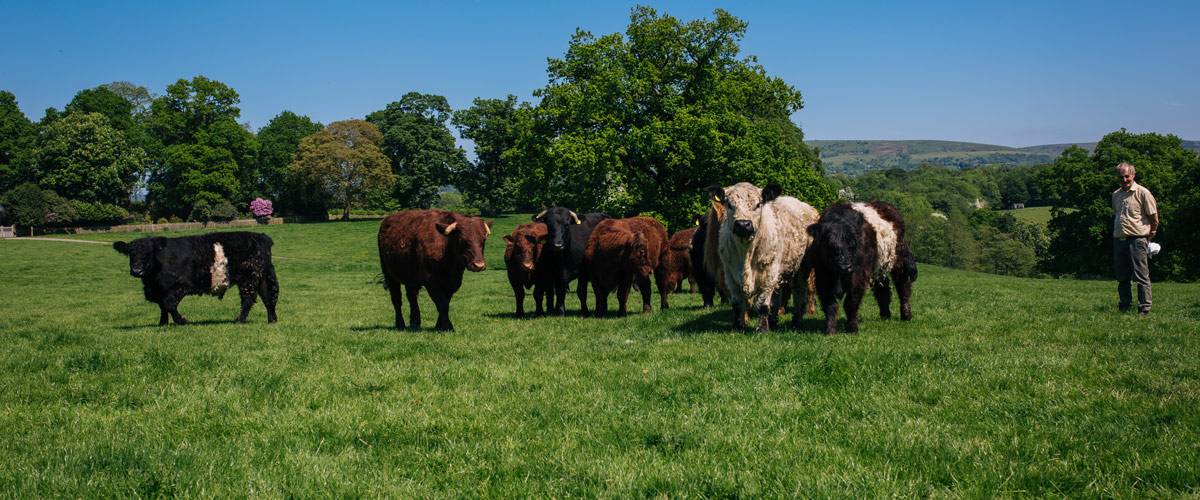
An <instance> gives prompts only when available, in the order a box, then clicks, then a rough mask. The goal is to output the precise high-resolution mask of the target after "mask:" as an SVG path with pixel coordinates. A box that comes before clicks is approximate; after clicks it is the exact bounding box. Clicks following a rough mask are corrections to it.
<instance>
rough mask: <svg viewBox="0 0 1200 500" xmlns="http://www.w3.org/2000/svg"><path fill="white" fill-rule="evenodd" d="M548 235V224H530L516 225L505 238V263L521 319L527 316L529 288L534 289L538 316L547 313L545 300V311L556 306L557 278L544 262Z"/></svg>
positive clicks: (534, 300) (534, 302) (518, 315)
mask: <svg viewBox="0 0 1200 500" xmlns="http://www.w3.org/2000/svg"><path fill="white" fill-rule="evenodd" d="M548 235H549V231H548V230H547V228H546V225H545V224H542V223H540V222H530V223H528V224H521V225H519V226H517V228H516V229H514V230H513V232H512V234H510V235H505V236H504V264H505V267H506V268H508V284H509V285H511V286H512V289H513V295H514V296H515V297H516V299H517V317H518V318H522V317H525V290H526V289H529V288H533V304H534V306H535V307H536V309H537V310H536V314H537V315H538V316H541V315H542V314H544V310H543V309H542V298H543V297H545V299H546V301H545V302H546V309H550V308H552V307H553V304H554V276H555V275H554V274H553V273H551V272H550V269H549V266H547V265H545V262H543V260H544V259H545V257H547V256H548V255H543V253H542V249H543V247H545V245H546V239H547V237H548Z"/></svg>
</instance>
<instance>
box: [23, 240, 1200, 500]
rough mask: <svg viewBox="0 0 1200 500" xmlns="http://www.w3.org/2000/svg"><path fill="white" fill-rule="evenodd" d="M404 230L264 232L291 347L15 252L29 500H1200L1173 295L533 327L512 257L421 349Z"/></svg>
mask: <svg viewBox="0 0 1200 500" xmlns="http://www.w3.org/2000/svg"><path fill="white" fill-rule="evenodd" d="M518 220H526V219H525V218H524V217H521V218H515V217H513V218H503V219H501V220H499V221H498V223H497V226H496V229H497V233H504V232H507V231H509V230H511V228H512V227H513V226H514V225H515V224H516V223H517V221H518ZM377 227H378V223H377V222H370V221H363V222H349V223H326V224H289V225H282V226H270V227H265V228H263V229H262V230H263V231H265V232H267V233H269V234H270V235H271V236H272V237H273V238H274V239H275V259H276V260H275V262H276V265H277V267H278V272H279V279H280V281H281V284H282V295H281V299H280V303H279V316H280V322H279V323H277V324H273V325H267V324H266V322H265V313H264V312H263V309H262V307H261V305H260V306H256V307H255V309H254V310H253V311H252V314H251V318H250V319H251V323H250V324H247V325H238V324H232V323H230V320H232V318H233V317H234V316H235V314H236V312H237V301H236V295H232V294H231V295H230V296H229V297H227V298H226V300H224V301H218V300H216V299H214V298H211V297H189V298H187V299H185V300H184V302H183V304H182V306H181V311H182V312H183V313H184V314H185V315H187V316H188V318H189V319H190V320H192V321H193V322H194V324H191V325H186V326H182V327H180V326H171V327H165V328H160V327H157V326H153V325H154V324H155V323H156V321H157V317H158V314H157V310H156V307H155V306H154V305H152V304H149V303H147V302H145V301H144V300H143V299H142V297H141V291H140V283H139V282H138V281H136V280H135V279H134V278H131V277H130V276H129V275H128V271H127V263H126V260H125V258H124V256H121V255H119V254H117V253H116V252H114V251H113V250H112V249H111V248H110V247H108V246H106V245H90V244H81V243H64V242H40V241H0V276H2V277H3V281H4V284H3V286H2V287H0V332H2V333H0V337H2V338H0V342H3V345H4V348H3V350H0V429H3V436H4V439H0V492H3V494H4V496H9V497H20V498H27V497H44V496H55V497H84V496H86V497H108V496H134V495H137V496H160V495H175V494H179V495H188V496H218V497H226V496H238V497H241V496H305V497H312V496H363V495H370V496H395V497H442V496H456V497H457V496H487V497H495V496H506V497H507V496H532V497H552V496H553V497H563V496H621V497H627V496H657V495H660V494H667V495H669V496H839V497H868V498H870V497H883V496H917V495H921V496H925V495H936V496H990V495H994V494H999V495H1004V496H1015V495H1021V496H1026V495H1037V496H1062V495H1070V496H1167V495H1197V494H1200V486H1198V485H1200V365H1198V364H1197V359H1200V338H1198V336H1197V332H1198V331H1200V286H1198V285H1194V284H1188V285H1184V284H1172V283H1163V284H1156V285H1155V289H1154V291H1155V309H1154V312H1153V314H1151V315H1150V316H1149V317H1146V318H1141V317H1138V316H1134V315H1119V314H1117V313H1116V312H1115V311H1114V309H1115V307H1114V305H1115V304H1114V303H1115V300H1116V293H1115V290H1114V284H1113V283H1110V282H1092V281H1068V280H1031V279H1017V278H1008V277H998V276H991V275H985V274H977V273H968V272H960V271H952V270H947V269H941V268H935V267H931V266H923V267H922V268H921V274H920V279H919V280H918V281H917V283H916V292H915V295H914V312H915V315H916V319H915V320H914V321H912V322H907V323H905V322H899V321H882V320H879V319H878V317H877V315H876V314H875V313H873V312H872V309H873V308H874V305H873V303H871V302H870V299H868V303H867V307H864V311H866V312H867V314H866V316H865V317H866V321H865V322H864V323H863V325H862V333H861V334H859V335H856V336H844V335H843V336H834V337H825V336H821V335H817V334H816V333H815V332H817V331H818V329H819V328H820V321H819V320H817V319H811V320H808V321H807V322H806V325H805V326H806V329H805V330H806V331H802V332H794V331H785V332H773V333H771V334H766V335H743V334H737V333H732V332H729V331H727V328H728V326H729V324H730V323H729V315H728V313H727V312H726V311H725V310H718V311H704V310H701V309H699V308H698V305H699V297H698V296H697V295H689V294H684V295H676V296H673V300H672V304H673V306H674V307H673V308H672V309H671V310H669V311H658V310H657V305H658V303H657V300H655V301H654V305H655V307H656V310H655V312H653V313H651V314H647V315H631V316H629V317H627V318H617V319H603V320H597V319H587V318H579V317H571V316H568V317H565V318H540V319H527V320H517V319H514V318H513V317H512V311H513V302H512V298H511V291H510V290H509V288H508V284H507V282H506V278H505V273H504V270H503V262H502V260H501V259H500V254H501V253H502V251H503V244H502V242H501V241H500V239H499V236H498V235H496V236H494V238H493V240H492V241H491V243H490V244H489V246H488V249H487V251H488V259H489V260H488V263H489V269H488V270H487V271H485V272H482V273H476V274H468V275H467V276H466V284H465V286H464V289H463V290H461V291H460V292H459V294H458V295H457V296H456V297H455V298H454V302H453V305H452V308H451V314H452V316H453V319H454V323H455V325H456V326H457V327H458V331H456V332H453V333H436V332H433V331H432V330H430V329H426V330H423V331H420V332H397V331H393V330H391V329H389V328H388V325H390V324H391V323H392V310H391V306H390V303H389V301H388V298H387V294H386V292H385V291H384V290H383V288H382V287H381V286H380V285H379V284H377V283H376V276H377V274H378V272H379V270H378V261H377V258H376V254H375V249H374V241H375V231H376V228H377ZM128 237H129V235H115V234H102V235H89V236H87V237H86V238H84V239H92V240H105V241H113V240H116V239H121V238H128ZM231 299H233V300H231ZM568 305H569V307H570V309H571V310H575V309H576V308H577V307H578V306H577V303H576V302H575V300H574V298H573V297H571V298H569V302H568ZM423 308H425V310H426V311H427V313H426V317H427V318H430V319H429V320H427V322H426V323H427V326H432V323H433V321H432V318H433V317H434V316H433V306H432V303H431V302H429V300H428V298H427V297H424V296H423Z"/></svg>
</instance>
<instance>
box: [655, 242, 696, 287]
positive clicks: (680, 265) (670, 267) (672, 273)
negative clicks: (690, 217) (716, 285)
mask: <svg viewBox="0 0 1200 500" xmlns="http://www.w3.org/2000/svg"><path fill="white" fill-rule="evenodd" d="M697 229H698V228H695V227H691V228H687V229H684V230H682V231H676V232H675V234H672V235H671V239H670V240H668V242H667V252H666V253H664V254H663V261H662V268H663V275H664V277H663V284H664V285H665V286H666V287H667V288H669V289H670V290H671V291H672V292H674V291H678V290H679V289H680V287H681V286H682V285H683V282H684V280H687V279H688V278H691V277H692V258H691V252H692V238H693V237H694V236H695V234H696V230H697Z"/></svg>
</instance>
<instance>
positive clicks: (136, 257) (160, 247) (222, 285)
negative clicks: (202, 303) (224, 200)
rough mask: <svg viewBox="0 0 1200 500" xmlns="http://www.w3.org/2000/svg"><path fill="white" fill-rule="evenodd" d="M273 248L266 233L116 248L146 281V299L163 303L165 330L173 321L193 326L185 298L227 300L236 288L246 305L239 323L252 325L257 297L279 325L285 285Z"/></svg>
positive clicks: (270, 320)
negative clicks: (182, 304) (250, 316)
mask: <svg viewBox="0 0 1200 500" xmlns="http://www.w3.org/2000/svg"><path fill="white" fill-rule="evenodd" d="M271 245H272V241H271V237H270V236H267V235H265V234H261V233H250V232H238V231H235V232H217V233H209V234H203V235H199V236H185V237H182V238H163V237H154V238H140V239H136V240H133V241H131V242H129V243H126V242H124V241H118V242H116V243H113V249H115V250H116V251H118V252H120V253H122V254H125V255H128V256H129V274H131V275H133V276H134V277H137V278H141V279H142V291H143V293H144V295H145V297H146V300H148V301H150V302H153V303H155V304H158V308H159V316H158V324H159V325H160V326H162V325H166V324H167V323H168V318H170V319H171V320H173V321H175V323H176V324H180V325H182V324H186V323H187V319H185V318H184V317H183V315H181V314H179V302H180V301H181V300H183V298H184V297H185V296H187V295H205V294H212V295H216V296H218V297H221V298H224V296H225V291H226V290H227V289H228V288H229V287H230V286H233V285H236V286H237V287H238V295H240V296H241V302H242V308H241V311H240V312H239V313H238V316H237V319H236V321H237V322H238V323H245V322H246V315H247V314H249V312H250V308H251V307H253V306H254V303H255V301H256V300H257V297H262V300H263V305H265V306H266V308H267V322H268V323H274V322H275V321H276V319H277V318H276V316H275V303H276V302H277V301H278V300H279V281H278V280H277V279H276V277H275V266H274V264H273V263H272V262H271Z"/></svg>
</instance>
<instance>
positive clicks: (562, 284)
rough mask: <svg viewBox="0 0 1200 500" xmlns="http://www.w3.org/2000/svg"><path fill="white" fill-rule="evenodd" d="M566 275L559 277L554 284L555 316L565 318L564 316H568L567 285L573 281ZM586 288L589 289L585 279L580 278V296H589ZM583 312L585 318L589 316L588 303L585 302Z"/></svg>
mask: <svg viewBox="0 0 1200 500" xmlns="http://www.w3.org/2000/svg"><path fill="white" fill-rule="evenodd" d="M565 274H566V273H565V272H564V273H563V275H561V276H558V277H557V279H556V280H555V283H554V314H555V315H557V316H563V315H565V314H567V284H568V283H569V282H570V281H571V280H570V279H569V278H567V276H566V275H565ZM586 287H587V282H585V281H583V278H582V277H580V278H579V296H580V297H586V296H587V289H586ZM583 312H584V316H587V303H586V302H584V304H583Z"/></svg>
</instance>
